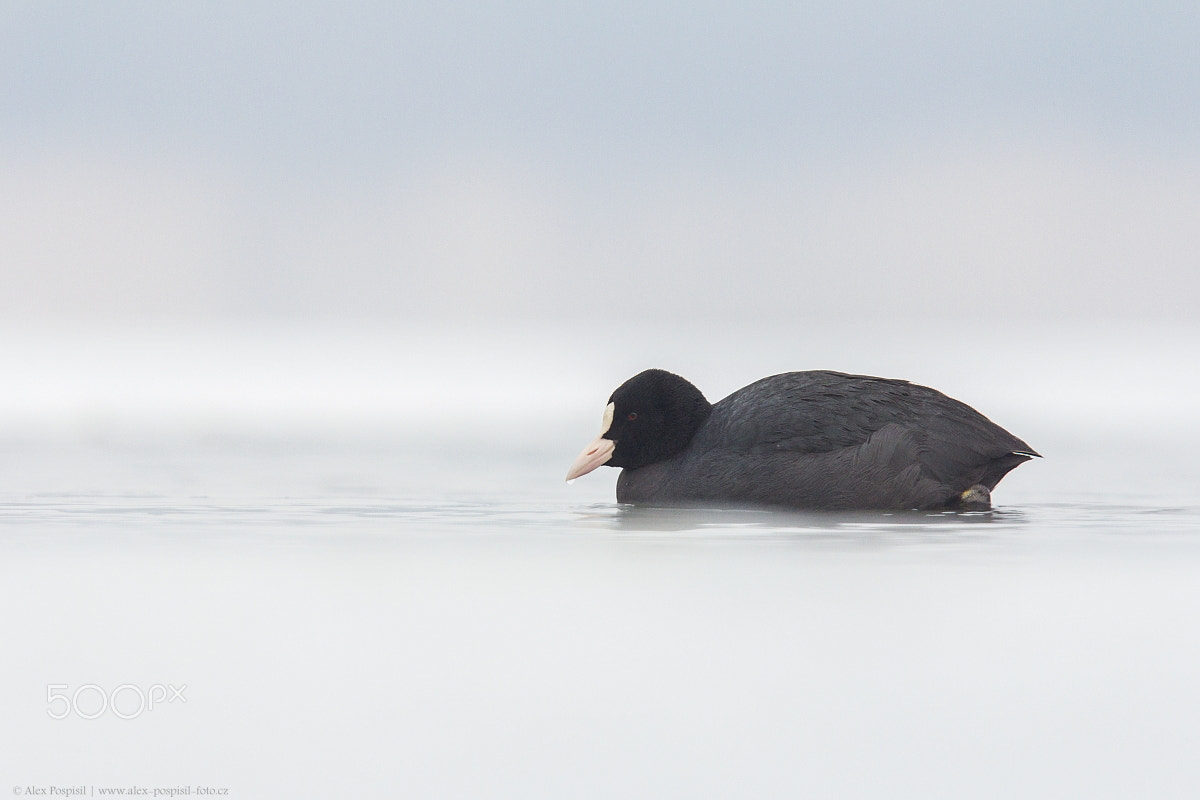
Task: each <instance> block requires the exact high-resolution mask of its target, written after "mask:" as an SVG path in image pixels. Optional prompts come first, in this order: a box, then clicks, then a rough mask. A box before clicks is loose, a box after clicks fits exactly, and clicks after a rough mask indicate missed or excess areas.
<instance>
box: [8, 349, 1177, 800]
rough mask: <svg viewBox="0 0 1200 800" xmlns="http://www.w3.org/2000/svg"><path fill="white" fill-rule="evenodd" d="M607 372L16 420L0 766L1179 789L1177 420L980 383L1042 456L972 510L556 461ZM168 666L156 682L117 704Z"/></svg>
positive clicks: (557, 787) (747, 791)
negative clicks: (133, 427) (491, 404)
mask: <svg viewBox="0 0 1200 800" xmlns="http://www.w3.org/2000/svg"><path fill="white" fill-rule="evenodd" d="M814 366H815V365H814ZM758 371H759V372H760V373H761V374H766V373H767V372H769V370H768V369H762V370H758ZM875 371H879V370H875ZM1193 384H1194V381H1193V383H1191V384H1188V386H1192V385H1193ZM1060 388H1062V387H1060ZM610 389H611V387H608V388H606V389H604V390H603V391H602V392H600V395H601V396H599V397H597V398H595V402H594V403H592V404H590V405H587V406H586V408H584V409H583V412H586V414H584V413H582V412H581V415H580V417H579V418H571V419H558V420H557V421H554V422H553V423H548V424H547V425H544V426H541V427H540V428H538V431H539V432H538V433H537V434H536V435H532V436H525V435H523V431H524V428H522V426H521V425H515V426H509V427H508V428H505V427H504V426H503V425H481V426H479V427H478V429H477V430H475V431H474V432H465V433H464V432H463V431H459V432H458V433H457V434H456V435H453V436H447V435H443V433H442V432H439V431H436V430H434V431H430V430H421V431H415V432H413V433H412V434H411V435H407V434H404V433H403V432H399V433H398V432H396V431H392V432H391V433H390V434H389V435H387V436H382V437H363V436H359V435H357V434H354V435H351V434H346V433H345V432H342V433H337V434H336V435H334V434H331V435H329V436H326V437H312V436H309V437H303V436H287V435H275V434H271V435H263V436H260V437H251V436H245V435H240V434H239V435H232V434H231V435H220V436H217V435H213V436H200V435H192V436H187V435H182V436H170V435H167V434H162V435H155V434H153V433H150V434H143V435H140V436H127V435H124V434H121V433H119V432H117V433H113V432H112V431H111V430H110V429H108V428H106V427H105V426H104V425H103V424H100V423H97V422H95V421H94V420H93V421H92V422H86V421H85V422H86V424H85V425H84V427H83V428H82V429H81V431H75V432H74V433H72V434H71V435H63V436H50V435H45V434H43V433H39V432H37V431H34V432H24V431H20V430H11V429H10V430H9V432H8V433H7V434H5V437H0V438H3V441H0V445H2V448H0V449H2V452H3V459H2V463H0V598H2V599H3V601H4V606H5V609H6V613H5V614H4V615H3V616H2V617H0V637H2V639H0V641H3V642H4V643H5V645H6V650H7V657H6V658H5V659H4V661H3V664H2V666H0V718H2V719H4V720H5V723H6V724H5V725H4V726H3V728H0V777H3V778H5V779H7V780H8V782H9V783H10V784H12V785H13V786H17V785H21V786H26V785H38V786H50V785H58V786H70V785H86V786H89V787H96V788H99V787H104V786H130V785H140V786H145V787H156V786H157V787H178V786H182V785H192V786H195V785H198V784H206V785H210V786H216V787H226V788H228V789H229V790H230V793H229V796H232V797H246V798H249V797H314V798H315V797H330V796H385V797H386V796H394V797H431V798H432V797H437V798H444V797H451V798H458V797H461V798H478V797H597V798H599V797H606V798H607V797H656V798H657V797H757V796H776V797H777V796H796V797H839V798H840V797H921V798H930V797H946V798H962V797H979V796H995V797H1017V796H1021V797H1114V798H1115V797H1189V796H1196V795H1197V794H1200V767H1197V759H1196V753H1198V752H1200V677H1198V676H1200V500H1198V499H1197V497H1198V496H1197V492H1196V488H1195V487H1196V485H1197V484H1196V478H1197V474H1196V467H1195V466H1194V458H1193V455H1192V454H1193V453H1194V452H1195V451H1196V448H1197V446H1198V444H1200V440H1198V437H1197V435H1196V433H1195V429H1194V428H1189V427H1187V426H1186V425H1177V424H1167V425H1158V426H1157V427H1155V426H1154V425H1148V426H1142V427H1137V426H1133V427H1130V426H1126V427H1125V428H1123V429H1122V428H1117V427H1115V426H1108V427H1105V426H1103V425H1098V424H1095V422H1096V420H1095V418H1094V417H1090V418H1087V419H1083V420H1080V419H1079V418H1070V417H1069V416H1067V415H1061V414H1059V415H1056V414H1053V413H1049V412H1047V413H1046V414H1045V415H1043V416H1040V417H1039V416H1037V415H1029V416H1027V417H1026V418H1025V419H1023V420H1022V419H1016V420H1012V419H1010V417H1013V416H1020V414H1019V413H1015V412H1012V411H1009V412H1008V414H1007V416H1006V415H1005V413H1004V412H1005V411H1006V408H1005V402H1004V397H1000V398H999V400H998V402H997V405H999V406H1001V408H1000V409H998V410H999V412H1001V413H996V414H995V416H997V417H998V418H999V419H1001V420H1002V421H1004V422H1006V423H1008V424H1009V425H1010V426H1011V427H1012V428H1013V430H1014V431H1016V432H1018V433H1019V434H1020V435H1022V436H1024V437H1025V438H1027V439H1028V440H1029V441H1030V442H1031V443H1032V444H1033V445H1034V446H1035V447H1037V448H1038V449H1039V450H1040V451H1042V452H1043V453H1045V454H1046V455H1047V456H1048V457H1047V458H1046V459H1044V460H1042V461H1038V462H1033V463H1030V464H1028V465H1025V466H1022V467H1021V468H1019V469H1018V470H1017V471H1016V472H1015V473H1013V475H1012V476H1010V477H1009V478H1008V479H1006V481H1005V482H1004V483H1003V484H1001V487H1000V489H999V490H998V491H997V493H996V501H997V504H998V508H997V510H996V511H994V512H992V513H988V514H965V515H959V514H918V513H906V514H882V513H860V514H802V513H773V512H745V511H742V512H734V511H680V510H657V509H633V508H627V507H621V506H618V505H616V504H615V503H614V502H612V497H613V484H614V482H615V477H616V474H615V470H600V471H598V472H597V473H595V474H593V475H589V476H586V477H585V478H584V479H581V480H580V481H579V482H577V483H576V484H575V485H573V486H566V485H564V484H563V483H562V475H563V472H564V471H565V468H566V465H567V464H568V463H569V462H570V460H571V459H572V458H573V457H574V455H575V454H576V452H577V451H578V449H579V447H580V446H582V444H583V443H584V442H586V441H587V440H588V439H589V438H590V437H591V436H592V435H593V434H594V430H593V427H594V425H595V423H596V421H597V420H598V417H599V411H600V408H601V407H602V401H603V400H604V397H606V396H607V395H606V392H607V391H609V390H610ZM1062 391H1067V389H1065V388H1063V389H1062ZM1014 392H1015V390H1014ZM714 394H718V393H717V392H714ZM1156 396H1157V395H1156ZM968 399H974V398H968ZM1060 399H1061V398H1060ZM1049 402H1050V404H1051V406H1052V405H1053V402H1059V401H1049ZM1155 402H1157V401H1155ZM1170 402H1171V403H1173V404H1174V405H1170V406H1169V408H1182V407H1184V406H1186V403H1183V402H1182V401H1180V400H1179V399H1178V398H1175V399H1172V400H1171V401H1170ZM581 405H583V404H582V403H581ZM1147 407H1150V408H1159V406H1155V405H1153V403H1151V404H1150V406H1146V405H1145V404H1143V406H1142V408H1147ZM1008 408H1010V409H1017V411H1018V412H1019V406H1018V405H1012V406H1009V407H1008ZM988 410H989V411H992V409H990V408H989V409H988ZM1051 410H1052V409H1051ZM1160 410H1161V409H1160ZM535 411H536V409H535ZM593 412H594V413H593ZM1092 413H1093V414H1099V415H1101V416H1102V415H1103V413H1104V412H1103V409H1101V411H1095V409H1093V410H1092ZM1144 416H1145V418H1152V417H1153V415H1152V414H1147V415H1144ZM593 417H595V418H593ZM1101 431H1102V432H1103V435H1099V432H1101ZM1081 432H1082V433H1081ZM1092 432H1096V435H1092ZM168 685H169V686H171V687H174V688H175V689H179V688H180V687H186V688H184V689H183V690H182V692H183V696H184V697H186V702H185V701H184V700H183V699H175V700H174V701H173V702H161V701H160V702H159V703H158V704H157V705H156V706H155V707H153V708H152V709H149V708H147V709H140V708H139V707H138V705H137V702H136V701H137V699H138V692H142V693H145V694H149V693H150V692H151V691H152V690H153V687H156V686H168ZM85 686H87V687H95V688H88V689H86V690H84V691H83V693H82V694H80V695H78V698H77V700H78V703H77V707H75V708H72V710H71V713H69V714H67V715H66V718H64V719H55V718H53V714H55V713H57V712H60V711H61V710H62V709H63V703H64V701H62V700H61V699H59V700H50V697H52V696H54V695H55V694H57V695H59V696H61V695H62V694H64V693H66V694H71V695H74V693H75V692H76V691H78V690H79V688H80V687H85ZM118 687H134V688H123V689H120V691H117V689H118ZM100 693H103V694H104V696H105V698H106V699H109V698H111V700H112V707H111V708H108V709H105V710H103V711H101V710H100V707H99V703H98V701H99V697H100ZM117 711H119V712H121V713H120V714H117V713H116V712H117ZM58 715H60V716H61V714H58ZM85 716H95V717H96V718H94V719H85V718H83V717H85ZM123 716H124V717H128V718H122V717H123Z"/></svg>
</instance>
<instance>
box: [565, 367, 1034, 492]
mask: <svg viewBox="0 0 1200 800" xmlns="http://www.w3.org/2000/svg"><path fill="white" fill-rule="evenodd" d="M610 403H612V409H611V412H610V414H611V419H612V421H611V424H610V425H609V426H608V428H607V429H606V430H605V431H604V432H602V434H601V437H600V438H598V439H597V442H598V443H604V444H605V446H609V442H611V443H612V444H611V457H609V458H608V459H607V463H608V464H609V465H611V466H617V467H623V468H624V469H623V470H622V473H621V476H620V478H619V479H618V481H617V500H618V501H619V502H622V503H637V504H647V505H666V506H672V505H675V506H678V505H702V504H704V505H707V504H712V505H736V506H747V505H750V506H782V507H790V508H803V509H831V510H832V509H868V508H872V509H958V508H963V509H972V510H974V509H979V508H988V507H990V493H991V490H992V489H994V488H995V486H996V484H997V483H999V481H1000V479H1001V478H1003V477H1004V476H1005V475H1006V474H1007V473H1008V472H1009V471H1010V470H1012V469H1013V468H1014V467H1016V466H1017V465H1019V464H1021V463H1024V462H1025V461H1028V460H1029V459H1030V458H1031V457H1034V456H1036V455H1037V453H1036V452H1034V451H1033V449H1032V448H1030V447H1029V445H1027V444H1026V443H1025V442H1023V441H1022V440H1020V439H1018V438H1017V437H1016V436H1013V435H1012V434H1010V433H1009V432H1008V431H1006V430H1004V429H1003V428H1001V427H1000V426H998V425H996V424H995V423H993V422H992V421H990V420H989V419H987V418H986V417H984V416H983V415H982V414H980V413H979V412H978V411H976V410H975V409H973V408H971V407H970V406H968V405H966V404H965V403H961V402H959V401H958V400H954V399H953V398H950V397H947V396H946V395H944V394H942V393H941V392H939V391H936V390H934V389H930V388H928V387H925V386H918V385H916V384H913V383H909V382H908V381H903V380H893V379H888V378H873V377H868V376H864V375H847V374H844V373H840V372H830V371H811V372H789V373H785V374H782V375H775V376H772V377H769V378H763V379H762V380H759V381H756V382H754V383H752V384H750V385H749V386H746V387H745V388H743V389H739V390H738V391H736V392H734V393H733V394H731V395H730V396H728V397H726V398H725V399H724V400H721V401H720V402H718V403H716V404H709V403H708V401H707V400H705V399H704V396H703V395H702V394H701V393H700V391H699V390H698V389H696V387H694V386H692V384H691V383H689V382H688V381H686V380H684V379H683V378H680V377H679V376H677V375H673V374H671V373H669V372H665V371H663V370H647V371H646V372H643V373H640V374H639V375H636V376H634V377H633V378H631V379H630V380H628V381H626V382H625V383H624V384H622V385H621V386H620V387H619V388H618V389H617V390H616V391H615V392H613V395H612V397H611V398H610ZM606 419H607V418H606ZM604 440H608V442H605V441H604ZM593 452H594V450H593ZM586 455H587V452H586V451H585V455H581V456H580V461H583V460H584V458H585V456H586ZM592 461H593V462H594V461H596V458H595V457H593V459H592ZM579 463H580V462H576V464H577V465H578V464H579ZM601 463H603V462H601ZM595 466H598V464H596V463H592V464H591V465H590V466H586V467H585V468H584V469H583V471H584V472H586V471H590V469H593V468H594V467H595ZM572 470H573V472H574V473H575V474H576V475H577V474H582V473H580V472H578V471H577V470H576V467H574V466H573V468H572Z"/></svg>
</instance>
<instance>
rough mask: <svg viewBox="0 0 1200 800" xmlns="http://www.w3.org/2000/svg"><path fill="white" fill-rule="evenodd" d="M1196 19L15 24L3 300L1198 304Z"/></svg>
mask: <svg viewBox="0 0 1200 800" xmlns="http://www.w3.org/2000/svg"><path fill="white" fill-rule="evenodd" d="M1197 41H1200V6H1196V5H1194V4H1180V3H1138V4H1120V3H1067V2H1029V3H1016V4H1007V5H1005V6H1004V7H997V8H985V7H982V6H981V5H980V4H978V3H962V4H945V3H928V2H908V3H882V2H858V3H855V2H849V3H848V2H837V3H795V4H768V3H751V4H747V3H736V4H735V3H729V4H713V3H650V4H647V3H627V4H571V3H560V2H555V3H533V2H521V3H464V4H415V3H414V4H394V3H382V2H381V3H338V4H296V3H244V2H239V3H215V2H214V3H204V4H191V5H187V6H183V5H178V4H161V3H120V4H117V3H99V4H87V5H83V4H71V3H46V2H37V3H7V4H5V5H4V6H3V9H2V10H0V312H2V313H3V314H5V315H6V316H9V317H13V316H28V317H35V318H48V319H55V318H61V317H71V318H83V319H89V318H93V317H95V318H114V317H115V318H121V319H130V318H132V319H138V318H146V319H159V318H163V317H166V318H175V317H195V318H200V319H204V318H209V317H220V318H229V317H233V318H260V317H262V318H278V317H291V318H295V317H301V318H312V317H322V318H325V317H334V318H339V317H352V318H357V317H363V316H365V317H369V318H377V319H396V318H405V319H411V318H420V317H424V316H432V317H439V318H444V317H447V316H449V317H455V316H460V315H461V316H468V317H490V316H496V317H510V316H519V317H522V318H539V317H545V318H561V317H565V316H569V315H571V314H576V313H578V312H579V310H580V309H589V308H591V309H597V308H603V309H604V310H605V314H606V315H607V318H612V317H627V318H630V319H634V320H638V319H650V318H655V317H660V316H667V317H680V316H687V315H705V316H717V315H720V316H731V317H734V318H761V317H763V316H764V315H768V316H769V315H776V316H783V315H796V314H800V315H818V316H819V315H830V314H833V315H845V314H850V315H855V314H861V315H865V316H873V317H881V316H882V317H905V316H911V315H913V314H920V315H941V314H947V313H952V314H959V315H966V316H976V315H980V314H984V315H998V314H1003V315H1008V316H1043V317H1045V316H1062V315H1069V316H1079V317H1084V318H1107V317H1112V316H1133V317H1147V318H1151V317H1153V318H1162V317H1164V316H1166V317H1177V318H1188V317H1190V316H1192V315H1193V314H1194V305H1195V300H1196V295H1197V290H1198V288H1200V279H1198V278H1197V277H1196V276H1197V273H1198V272H1200V269H1198V267H1200V48H1197V47H1196V42H1197Z"/></svg>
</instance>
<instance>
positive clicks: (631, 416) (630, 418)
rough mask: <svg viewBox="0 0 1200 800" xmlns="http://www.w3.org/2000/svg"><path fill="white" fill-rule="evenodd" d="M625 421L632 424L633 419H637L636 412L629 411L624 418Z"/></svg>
mask: <svg viewBox="0 0 1200 800" xmlns="http://www.w3.org/2000/svg"><path fill="white" fill-rule="evenodd" d="M625 419H627V420H629V421H630V422H633V421H634V420H635V419H637V412H636V411H630V412H629V413H628V414H627V415H626V416H625Z"/></svg>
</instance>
